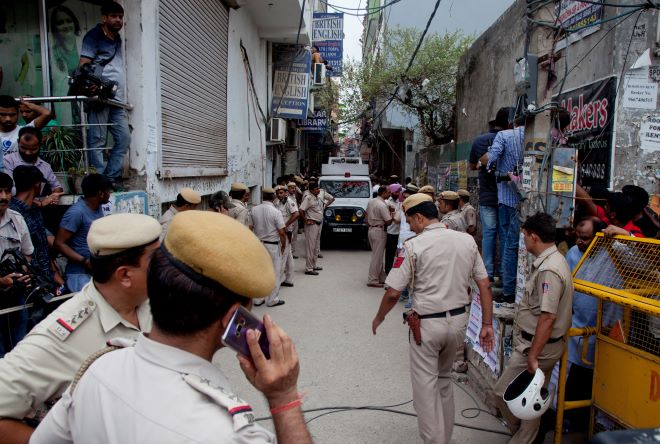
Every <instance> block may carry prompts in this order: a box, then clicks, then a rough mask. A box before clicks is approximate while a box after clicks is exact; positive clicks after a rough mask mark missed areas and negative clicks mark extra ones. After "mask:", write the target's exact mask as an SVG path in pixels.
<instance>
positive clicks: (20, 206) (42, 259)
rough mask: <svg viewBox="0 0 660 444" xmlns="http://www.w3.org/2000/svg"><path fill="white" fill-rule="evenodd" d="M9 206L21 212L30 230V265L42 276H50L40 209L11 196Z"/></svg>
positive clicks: (46, 239)
mask: <svg viewBox="0 0 660 444" xmlns="http://www.w3.org/2000/svg"><path fill="white" fill-rule="evenodd" d="M9 208H11V209H12V210H14V211H17V212H19V213H21V216H23V219H25V224H26V225H27V227H28V230H30V239H32V245H33V246H34V253H32V266H33V267H35V268H36V269H37V270H39V273H41V274H42V275H44V276H50V277H52V275H53V273H52V271H51V269H50V253H49V250H48V248H49V247H48V237H47V235H46V227H45V226H44V219H43V217H42V216H41V210H39V208H38V207H36V206H34V205H32V206H27V204H26V203H25V202H23V201H21V200H18V199H16V198H15V197H12V199H11V201H10V202H9Z"/></svg>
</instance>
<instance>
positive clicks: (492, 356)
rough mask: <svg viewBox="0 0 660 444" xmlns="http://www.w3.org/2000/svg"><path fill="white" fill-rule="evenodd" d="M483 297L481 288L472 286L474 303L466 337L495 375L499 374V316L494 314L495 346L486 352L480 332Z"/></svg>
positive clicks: (471, 306) (471, 307)
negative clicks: (480, 341) (481, 342)
mask: <svg viewBox="0 0 660 444" xmlns="http://www.w3.org/2000/svg"><path fill="white" fill-rule="evenodd" d="M481 317H482V314H481V297H480V294H479V289H477V288H476V286H472V304H471V305H470V317H469V319H468V324H467V329H466V332H465V337H466V339H467V341H466V342H467V343H468V345H470V347H472V349H473V350H474V351H475V352H476V353H478V354H479V356H481V357H482V358H483V359H484V362H485V363H486V365H487V366H488V368H490V369H491V371H492V372H493V373H495V375H497V376H499V368H500V365H499V358H498V356H499V351H498V348H499V342H500V341H499V338H498V337H497V333H498V332H499V329H498V328H497V318H496V317H495V316H493V331H494V332H495V340H494V341H493V342H494V344H495V346H494V347H493V350H491V351H490V352H489V353H486V352H485V351H484V350H483V349H482V348H481V345H480V344H479V333H481Z"/></svg>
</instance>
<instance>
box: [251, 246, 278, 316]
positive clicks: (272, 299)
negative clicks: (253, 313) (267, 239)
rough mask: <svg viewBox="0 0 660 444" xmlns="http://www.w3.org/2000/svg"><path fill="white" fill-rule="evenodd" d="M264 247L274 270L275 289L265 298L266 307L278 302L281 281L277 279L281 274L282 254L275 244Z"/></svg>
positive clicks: (261, 299)
mask: <svg viewBox="0 0 660 444" xmlns="http://www.w3.org/2000/svg"><path fill="white" fill-rule="evenodd" d="M263 246H264V247H266V251H268V254H269V255H270V259H271V261H273V269H274V270H275V288H273V291H272V292H271V293H270V294H269V295H268V297H267V298H266V305H273V304H275V303H276V302H277V301H279V299H280V298H279V294H280V284H281V283H282V281H281V280H280V279H278V277H279V276H280V273H282V253H280V246H279V245H275V244H263ZM263 300H264V298H259V299H256V300H255V302H257V301H258V302H262V301H263Z"/></svg>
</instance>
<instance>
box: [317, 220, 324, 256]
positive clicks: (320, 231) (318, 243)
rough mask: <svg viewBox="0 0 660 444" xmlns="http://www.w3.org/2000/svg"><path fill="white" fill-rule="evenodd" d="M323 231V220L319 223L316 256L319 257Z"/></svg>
mask: <svg viewBox="0 0 660 444" xmlns="http://www.w3.org/2000/svg"><path fill="white" fill-rule="evenodd" d="M322 232H323V221H321V225H319V232H318V234H317V235H316V257H317V258H318V255H319V254H321V233H322Z"/></svg>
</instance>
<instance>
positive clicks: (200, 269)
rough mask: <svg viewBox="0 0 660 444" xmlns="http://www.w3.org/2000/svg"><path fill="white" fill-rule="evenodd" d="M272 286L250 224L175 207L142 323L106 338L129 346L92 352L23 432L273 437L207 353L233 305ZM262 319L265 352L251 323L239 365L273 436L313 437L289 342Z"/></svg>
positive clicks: (74, 438) (123, 438)
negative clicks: (141, 328)
mask: <svg viewBox="0 0 660 444" xmlns="http://www.w3.org/2000/svg"><path fill="white" fill-rule="evenodd" d="M255 270H258V273H255ZM278 278H279V276H278ZM274 286H275V273H274V271H273V266H272V264H271V260H270V256H269V254H268V252H267V251H266V249H265V248H264V247H263V245H262V244H261V242H259V240H258V239H257V238H256V236H255V235H254V234H252V232H251V231H250V230H249V229H248V228H246V227H245V226H243V225H241V224H240V223H239V222H237V221H235V220H234V219H232V218H231V217H228V216H225V215H222V214H219V213H212V212H209V211H195V210H193V211H186V212H184V213H179V214H177V215H176V216H175V217H174V218H173V219H172V223H171V225H170V227H169V230H168V232H167V235H166V236H165V240H164V242H163V244H162V246H161V247H160V248H159V249H157V250H156V251H155V252H154V254H153V257H152V259H151V263H150V266H149V271H148V273H147V293H148V295H149V301H150V303H151V312H152V315H153V326H152V330H151V333H150V334H149V335H140V336H139V337H138V339H137V341H135V343H134V345H133V344H132V343H131V342H130V341H122V340H116V341H114V342H113V344H115V345H116V346H126V345H128V346H127V347H125V348H122V349H119V350H115V351H110V352H108V353H106V354H104V355H102V356H101V357H99V358H98V359H97V360H96V361H94V362H93V363H92V364H91V365H90V366H89V367H88V368H87V369H86V371H85V372H84V374H83V375H82V377H81V378H80V380H79V381H77V383H75V382H74V384H72V386H71V388H70V389H69V390H67V391H66V392H65V394H64V396H63V397H62V399H61V400H60V401H59V402H58V403H57V404H56V405H55V407H54V408H53V409H52V410H51V411H50V413H49V414H48V416H46V418H45V419H44V421H43V422H42V423H41V425H40V426H39V427H38V428H37V430H36V431H35V434H34V435H33V436H32V440H31V442H32V443H37V444H40V443H68V442H75V443H91V442H93V443H111V442H112V443H115V442H125V443H131V442H134V443H142V442H157V443H159V444H166V443H180V442H204V443H211V442H222V443H225V442H241V443H270V442H275V436H273V434H272V433H271V432H269V431H267V430H266V429H264V428H262V427H260V426H259V425H257V424H256V423H255V421H254V415H253V413H252V409H251V408H250V406H249V404H247V403H246V402H244V401H243V400H241V399H240V398H239V397H238V396H237V395H236V394H234V393H233V391H232V388H231V385H230V383H229V381H228V380H227V378H226V377H225V376H224V375H223V373H222V372H221V371H220V369H219V368H217V367H215V366H214V365H213V364H212V363H211V359H212V357H213V354H214V353H215V352H216V351H217V350H218V349H220V348H221V347H222V342H221V339H220V338H221V337H222V335H223V332H224V331H225V330H226V329H227V326H228V325H229V323H230V320H231V318H232V315H233V314H234V312H235V311H236V310H237V309H238V308H239V307H240V306H244V307H246V308H248V309H249V308H250V307H251V305H252V300H253V299H254V298H262V297H264V296H266V295H268V294H269V293H270V292H271V290H272V289H273V288H274ZM264 325H265V330H266V334H267V336H268V341H269V343H270V348H269V351H270V359H267V358H266V357H265V356H264V354H263V352H262V351H261V348H260V347H259V344H258V338H257V335H256V334H255V332H254V331H253V330H249V331H248V334H247V343H248V347H249V350H250V354H251V356H250V357H245V356H240V357H239V358H238V359H239V363H240V366H241V369H242V370H243V372H244V373H245V376H246V377H247V379H248V380H249V381H250V383H252V385H254V386H255V388H257V389H258V390H259V391H261V392H262V393H263V394H264V395H265V396H266V399H267V400H268V403H269V406H270V408H271V414H272V416H273V421H274V425H275V432H276V434H277V442H279V443H280V444H287V443H297V444H299V443H302V444H305V443H311V442H312V441H311V437H310V434H309V431H308V430H307V427H306V426H305V422H304V419H303V415H302V411H301V409H300V404H301V402H300V397H299V395H298V390H297V380H298V373H299V363H298V356H297V354H296V350H295V347H294V345H293V342H292V340H291V339H290V338H289V337H288V336H287V335H286V333H284V331H282V329H281V328H280V327H279V326H277V325H276V324H275V322H273V320H272V319H271V318H270V317H269V316H268V315H266V316H265V317H264ZM84 367H85V366H83V369H84Z"/></svg>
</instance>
